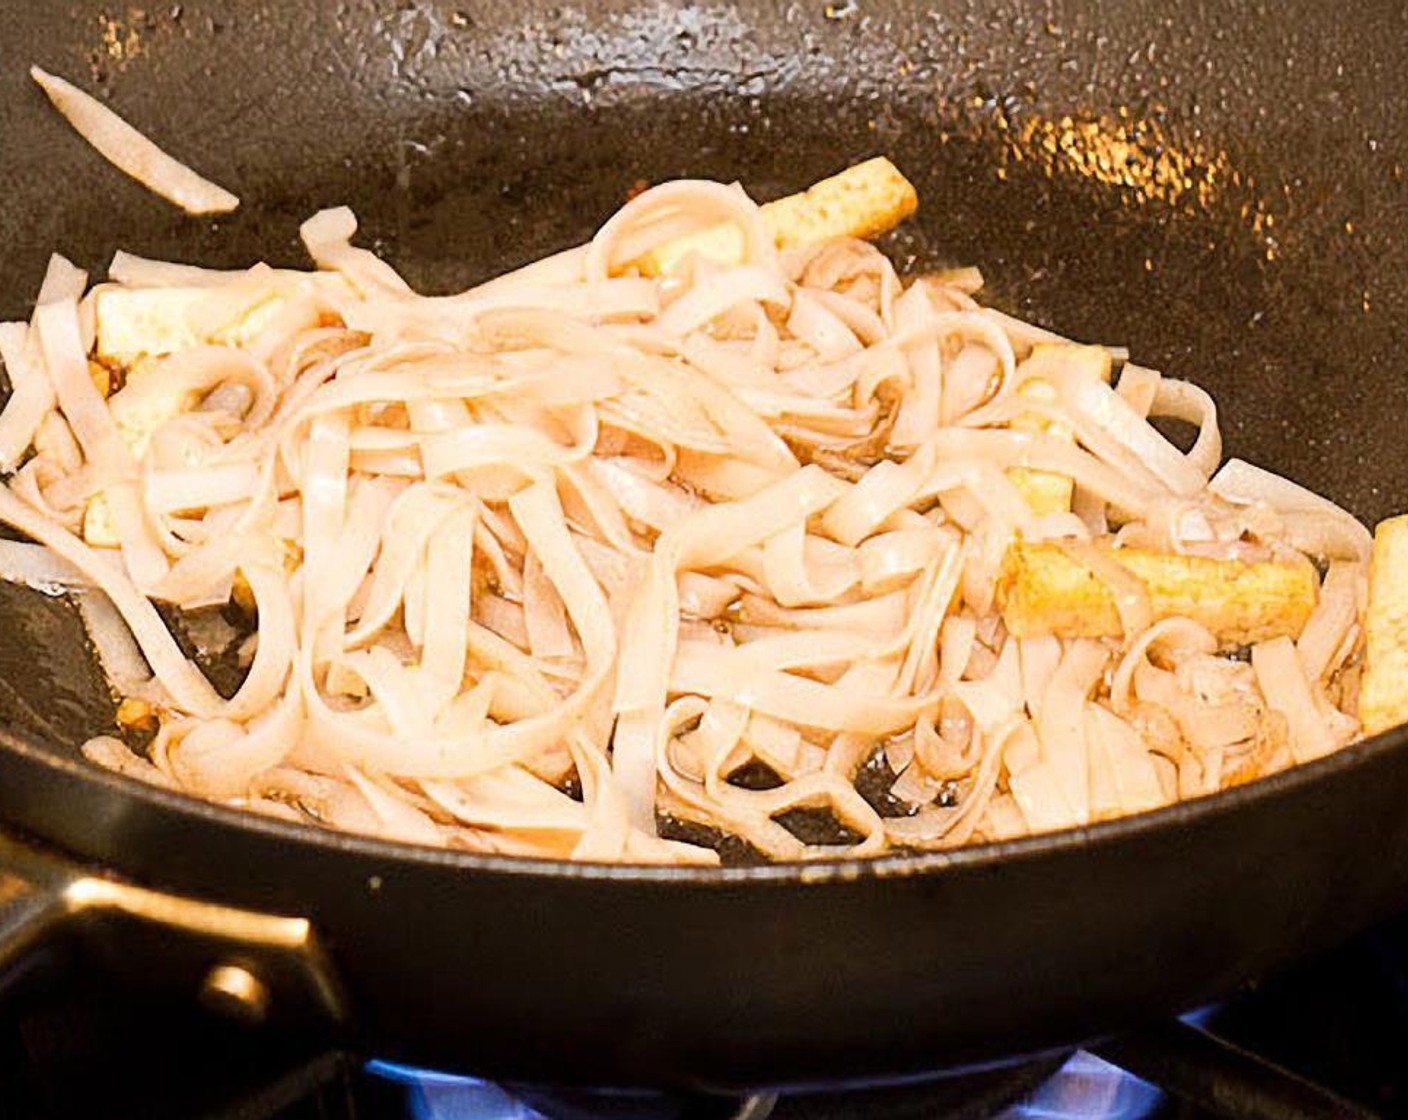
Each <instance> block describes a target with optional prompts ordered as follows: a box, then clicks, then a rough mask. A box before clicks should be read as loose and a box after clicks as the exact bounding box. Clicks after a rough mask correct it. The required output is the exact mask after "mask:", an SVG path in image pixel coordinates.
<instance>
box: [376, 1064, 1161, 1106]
mask: <svg viewBox="0 0 1408 1120" xmlns="http://www.w3.org/2000/svg"><path fill="white" fill-rule="evenodd" d="M366 1068H367V1072H368V1073H372V1074H375V1075H377V1076H379V1077H385V1078H388V1079H390V1080H392V1081H396V1082H399V1083H401V1084H403V1085H405V1086H406V1087H407V1099H408V1103H409V1106H410V1109H411V1115H412V1116H413V1117H414V1118H415V1120H550V1118H548V1117H545V1116H544V1115H543V1114H542V1113H540V1112H538V1111H536V1110H535V1109H533V1108H531V1107H530V1106H529V1105H527V1104H525V1103H524V1102H523V1101H521V1100H519V1099H517V1098H516V1097H514V1096H513V1095H512V1094H511V1093H510V1092H508V1091H507V1090H506V1089H503V1088H501V1087H500V1086H498V1085H495V1084H494V1083H493V1082H490V1081H483V1080H481V1079H479V1078H475V1077H463V1076H459V1075H454V1074H446V1073H436V1072H434V1071H432V1070H423V1069H416V1068H415V1067H413V1066H405V1065H399V1064H397V1063H395V1062H384V1061H375V1062H368V1063H367V1067H366ZM1162 1097H1163V1094H1162V1093H1161V1092H1160V1091H1159V1090H1158V1089H1157V1088H1155V1087H1154V1086H1153V1085H1150V1084H1149V1083H1148V1082H1147V1081H1142V1080H1140V1079H1139V1078H1137V1077H1135V1076H1133V1075H1132V1074H1128V1073H1126V1072H1125V1071H1124V1070H1122V1069H1120V1068H1119V1067H1118V1066H1115V1065H1111V1064H1110V1063H1109V1062H1107V1061H1104V1060H1103V1059H1101V1058H1097V1057H1095V1056H1094V1055H1093V1054H1088V1053H1086V1052H1085V1051H1083V1050H1082V1051H1079V1052H1078V1053H1076V1054H1074V1055H1073V1056H1072V1057H1071V1058H1070V1059H1069V1060H1068V1061H1067V1062H1066V1064H1065V1065H1063V1066H1062V1067H1061V1069H1060V1070H1058V1071H1057V1072H1056V1073H1055V1074H1054V1075H1053V1076H1052V1077H1050V1078H1049V1079H1048V1080H1046V1081H1045V1082H1044V1083H1043V1084H1042V1085H1041V1086H1040V1087H1039V1088H1038V1089H1037V1090H1036V1091H1035V1092H1034V1093H1033V1094H1032V1095H1031V1096H1030V1097H1028V1098H1027V1099H1026V1100H1025V1101H1024V1102H1022V1103H1021V1104H1019V1105H1014V1106H1013V1107H1011V1108H1009V1109H1008V1110H1007V1111H1006V1112H1004V1113H1003V1114H1002V1116H1001V1117H1000V1118H999V1120H1146V1118H1147V1117H1149V1116H1151V1115H1153V1113H1154V1111H1155V1109H1156V1108H1157V1107H1158V1104H1159V1101H1160V1100H1161V1099H1162ZM603 1115H605V1114H603Z"/></svg>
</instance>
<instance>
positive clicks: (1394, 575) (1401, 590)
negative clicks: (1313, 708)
mask: <svg viewBox="0 0 1408 1120" xmlns="http://www.w3.org/2000/svg"><path fill="white" fill-rule="evenodd" d="M1359 722H1360V723H1361V724H1363V726H1364V733H1365V734H1366V735H1376V734H1378V733H1379V732H1380V731H1387V730H1388V729H1389V728H1390V727H1397V726H1398V725H1399V724H1400V723H1408V514H1404V515H1401V516H1399V517H1390V518H1389V519H1388V520H1387V521H1380V522H1379V524H1378V525H1377V526H1375V528H1374V551H1373V554H1372V555H1371V557H1370V559H1369V607H1368V610H1367V612H1366V613H1365V617H1364V677H1363V680H1362V681H1361V683H1360V686H1359Z"/></svg>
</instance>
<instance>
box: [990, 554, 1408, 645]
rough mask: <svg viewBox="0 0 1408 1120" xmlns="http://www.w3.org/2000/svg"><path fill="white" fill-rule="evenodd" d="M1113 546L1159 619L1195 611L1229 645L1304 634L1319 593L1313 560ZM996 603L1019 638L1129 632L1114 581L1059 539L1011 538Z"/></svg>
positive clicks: (1196, 617) (1112, 556)
mask: <svg viewBox="0 0 1408 1120" xmlns="http://www.w3.org/2000/svg"><path fill="white" fill-rule="evenodd" d="M1106 555H1107V556H1108V557H1109V558H1110V560H1112V561H1113V562H1115V563H1117V564H1119V565H1120V567H1122V568H1123V569H1125V570H1126V571H1127V572H1129V573H1130V575H1132V576H1134V577H1136V578H1137V579H1139V580H1141V581H1142V582H1143V583H1144V585H1145V587H1147V588H1148V591H1149V600H1150V606H1151V607H1152V610H1153V618H1154V621H1156V622H1157V621H1158V620H1159V619H1163V618H1171V617H1173V616H1175V615H1177V616H1180V617H1185V618H1191V619H1193V620H1194V621H1195V622H1198V623H1201V624H1202V625H1203V626H1206V627H1207V628H1208V629H1209V630H1210V631H1212V633H1213V634H1214V635H1215V636H1216V637H1217V639H1218V641H1219V642H1220V643H1221V644H1222V645H1223V646H1224V647H1227V646H1242V645H1251V644H1253V643H1256V642H1264V641H1268V640H1269V639H1271V638H1278V637H1289V638H1296V637H1298V636H1299V635H1300V632H1301V629H1302V628H1303V627H1304V626H1305V623H1306V620H1307V619H1308V618H1309V617H1310V612H1311V611H1313V610H1314V609H1315V602H1316V599H1317V597H1318V594H1319V580H1318V577H1317V576H1316V574H1315V568H1314V566H1313V565H1311V563H1310V562H1309V561H1308V560H1302V561H1281V560H1268V561H1260V562H1251V563H1249V562H1245V561H1240V560H1213V559H1210V558H1208V557H1204V556H1180V555H1174V554H1171V553H1161V552H1148V551H1144V550H1141V549H1133V548H1122V549H1108V550H1106ZM997 604H998V610H999V611H1001V613H1002V619H1003V622H1005V623H1006V625H1007V629H1008V631H1009V632H1011V633H1012V634H1013V635H1015V636H1016V637H1019V638H1028V637H1038V636H1042V635H1048V634H1054V635H1056V636H1057V637H1061V638H1105V637H1111V638H1113V637H1119V636H1120V635H1121V634H1122V633H1123V626H1122V625H1121V623H1120V615H1119V610H1118V608H1117V606H1116V600H1115V591H1114V590H1112V589H1111V587H1110V586H1109V585H1108V584H1107V583H1106V582H1105V581H1104V580H1102V579H1101V578H1100V577H1099V576H1098V575H1096V573H1095V572H1094V571H1092V570H1091V568H1090V567H1089V566H1087V565H1086V564H1083V563H1082V562H1081V561H1080V560H1079V559H1077V558H1076V557H1074V556H1072V555H1070V554H1069V553H1067V552H1066V551H1065V549H1063V548H1062V547H1061V546H1060V545H1058V544H1051V543H1030V542H1025V541H1018V542H1016V543H1014V544H1012V545H1011V546H1010V547H1009V548H1008V550H1007V555H1006V556H1005V557H1004V558H1003V564H1002V568H1001V571H1000V572H999V573H998V582H997ZM1405 622H1406V623H1408V610H1405Z"/></svg>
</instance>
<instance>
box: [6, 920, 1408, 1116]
mask: <svg viewBox="0 0 1408 1120" xmlns="http://www.w3.org/2000/svg"><path fill="white" fill-rule="evenodd" d="M0 1007H3V1009H4V1010H3V1012H0V1120H67V1118H69V1117H85V1118H87V1117H103V1118H104V1120H139V1118H140V1120H368V1118H377V1120H379V1118H382V1117H385V1118H388V1120H398V1118H402V1117H404V1118H409V1120H908V1118H914V1120H918V1118H921V1117H922V1118H925V1120H929V1118H933V1117H945V1118H949V1120H992V1118H998V1120H1092V1118H1098V1120H1169V1118H1175V1120H1183V1118H1211V1117H1236V1118H1249V1120H1251V1118H1258V1117H1274V1118H1277V1120H1286V1118H1292V1117H1295V1118H1317V1117H1326V1118H1336V1120H1341V1118H1345V1120H1353V1118H1355V1117H1375V1116H1382V1117H1395V1116H1408V914H1406V915H1404V916H1403V917H1401V918H1399V919H1396V920H1395V921H1393V922H1390V923H1388V924H1386V925H1384V926H1382V927H1380V928H1379V929H1377V930H1374V931H1373V932H1372V933H1370V934H1368V935H1366V936H1364V937H1361V938H1359V939H1357V940H1355V941H1354V942H1352V943H1350V944H1348V945H1346V946H1344V947H1343V948H1341V949H1339V950H1337V951H1335V952H1334V953H1331V954H1328V955H1326V956H1324V957H1321V958H1319V959H1317V960H1315V961H1313V962H1311V963H1309V964H1307V965H1305V966H1303V967H1301V968H1299V969H1297V970H1295V971H1293V972H1291V973H1288V974H1285V975H1283V976H1280V977H1278V978H1276V979H1275V980H1272V981H1269V982H1267V983H1265V984H1263V985H1259V986H1257V987H1254V988H1250V989H1248V990H1246V991H1244V992H1242V993H1239V994H1238V995H1236V996H1235V997H1233V998H1232V999H1230V1000H1229V1001H1227V1002H1226V1003H1225V1004H1223V1005H1221V1006H1219V1007H1217V1008H1212V1009H1204V1010H1203V1011H1202V1012H1200V1013H1197V1014H1194V1015H1190V1016H1186V1017H1185V1018H1184V1019H1183V1020H1178V1021H1173V1022H1169V1023H1165V1024H1162V1025H1159V1026H1156V1027H1154V1028H1152V1029H1149V1030H1145V1031H1142V1032H1139V1033H1136V1034H1130V1035H1125V1036H1121V1037H1118V1038H1113V1039H1109V1040H1106V1041H1104V1042H1101V1043H1099V1044H1096V1045H1094V1046H1093V1047H1092V1050H1090V1051H1079V1052H1076V1053H1075V1054H1069V1055H1064V1054H1063V1055H1047V1056H1044V1057H1040V1058H1035V1059H1028V1060H1024V1061H1021V1062H1016V1063H1013V1064H1011V1065H1007V1066H1003V1067H999V1068H993V1069H987V1070H982V1071H969V1072H965V1073H960V1074H953V1075H948V1076H944V1077H941V1078H937V1079H931V1080H928V1081H922V1082H915V1083H911V1084H905V1085H898V1086H896V1085H889V1086H873V1087H869V1088H864V1089H855V1088H850V1089H847V1090H845V1091H831V1092H824V1091H814V1092H806V1093H800V1092H783V1093H760V1094H756V1095H754V1096H751V1097H747V1098H742V1099H733V1098H727V1099H726V1098H711V1097H688V1098H686V1097H673V1096H665V1095H660V1094H650V1093H608V1092H598V1091H585V1090H570V1091H561V1090H558V1091H554V1090H549V1089H544V1088H541V1087H523V1086H500V1085H494V1084H490V1083H487V1082H484V1081H480V1080H476V1079H473V1078H465V1077H458V1076H453V1075H449V1074H443V1073H433V1072H427V1071H420V1070H414V1069H410V1068H408V1067H405V1066H400V1065H395V1064H392V1063H387V1062H378V1061H366V1060H364V1059H363V1058H361V1057H357V1056H353V1055H350V1054H346V1053H341V1052H327V1053H324V1052H319V1053H308V1052H306V1051H305V1050H302V1049H300V1046H299V1040H297V1039H291V1038H279V1037H272V1036H270V1035H268V1034H266V1033H263V1032H260V1031H258V1030H254V1029H250V1028H247V1027H241V1026H240V1025H239V1024H236V1023H232V1022H228V1021H225V1020H222V1019H219V1018H217V1017H214V1016H211V1015H209V1014H206V1013H203V1012H201V1011H200V1010H199V1009H196V1008H188V1007H173V1008H161V1009H158V1008H153V1007H151V1006H148V1005H146V1004H145V1003H144V1002H143V1001H142V1000H141V999H139V998H136V997H135V996H134V995H133V993H130V992H122V991H118V990H115V989H112V988H110V987H107V986H105V985H104V984H103V982H101V981H100V980H98V979H96V978H94V977H92V976H85V975H82V974H81V973H79V972H75V971H72V970H58V971H57V973H56V975H54V976H49V977H47V978H43V979H41V978H38V977H32V978H31V980H30V982H28V983H21V984H19V985H17V986H15V987H13V988H12V989H11V990H9V991H6V992H5V993H3V998H0Z"/></svg>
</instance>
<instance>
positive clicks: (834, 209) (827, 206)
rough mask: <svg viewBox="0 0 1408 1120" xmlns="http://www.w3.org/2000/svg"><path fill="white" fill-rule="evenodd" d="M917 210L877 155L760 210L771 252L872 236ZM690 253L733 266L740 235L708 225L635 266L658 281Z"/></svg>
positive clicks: (915, 199)
mask: <svg viewBox="0 0 1408 1120" xmlns="http://www.w3.org/2000/svg"><path fill="white" fill-rule="evenodd" d="M918 205H919V195H918V194H917V193H916V192H915V189H914V185H913V184H912V183H910V181H909V180H908V179H906V178H905V177H904V176H903V175H902V174H900V171H899V168H897V167H896V166H895V165H894V164H893V163H891V162H890V161H889V160H888V159H886V158H885V157H884V156H877V157H876V158H875V159H869V160H866V161H865V162H864V163H858V164H856V165H855V166H854V167H848V168H846V170H844V171H842V172H840V173H839V174H837V175H833V176H831V177H830V178H829V179H822V180H821V181H820V182H818V183H815V184H813V185H812V186H810V187H808V188H807V189H806V190H805V191H800V192H798V193H797V194H790V195H788V196H787V197H786V198H779V199H777V200H776V201H775V202H768V203H765V204H764V205H763V206H762V207H761V209H762V212H763V223H764V224H765V225H766V226H767V228H768V232H769V233H771V234H772V237H773V241H774V242H775V243H776V245H777V247H778V248H779V249H790V248H794V247H796V246H798V245H811V244H814V243H815V242H818V241H826V240H829V239H830V238H833V237H878V236H880V234H882V233H888V232H889V231H890V230H892V229H894V228H895V226H897V225H899V224H900V222H902V221H903V220H904V219H905V218H907V217H909V215H911V214H913V213H914V209H915V207H916V206H918ZM690 253H698V254H700V255H701V256H705V257H708V258H709V259H710V260H714V261H719V262H720V263H723V264H736V263H737V262H739V261H740V260H742V259H743V234H742V232H741V231H740V230H739V229H738V227H737V226H735V225H731V224H729V223H723V224H721V225H717V226H713V227H711V228H710V229H706V230H702V231H700V232H699V233H695V234H690V235H689V236H688V237H680V238H676V239H675V240H674V241H670V242H667V243H666V244H664V245H661V246H659V247H657V248H655V249H652V250H651V251H650V252H649V253H647V254H645V256H643V257H641V258H640V260H639V261H637V262H636V267H637V268H639V269H640V272H641V274H642V275H643V276H659V275H661V274H662V273H666V272H669V271H670V270H671V269H672V268H674V267H675V266H676V265H677V264H679V263H680V262H681V261H682V260H684V258H685V257H686V256H687V255H688V254H690Z"/></svg>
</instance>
